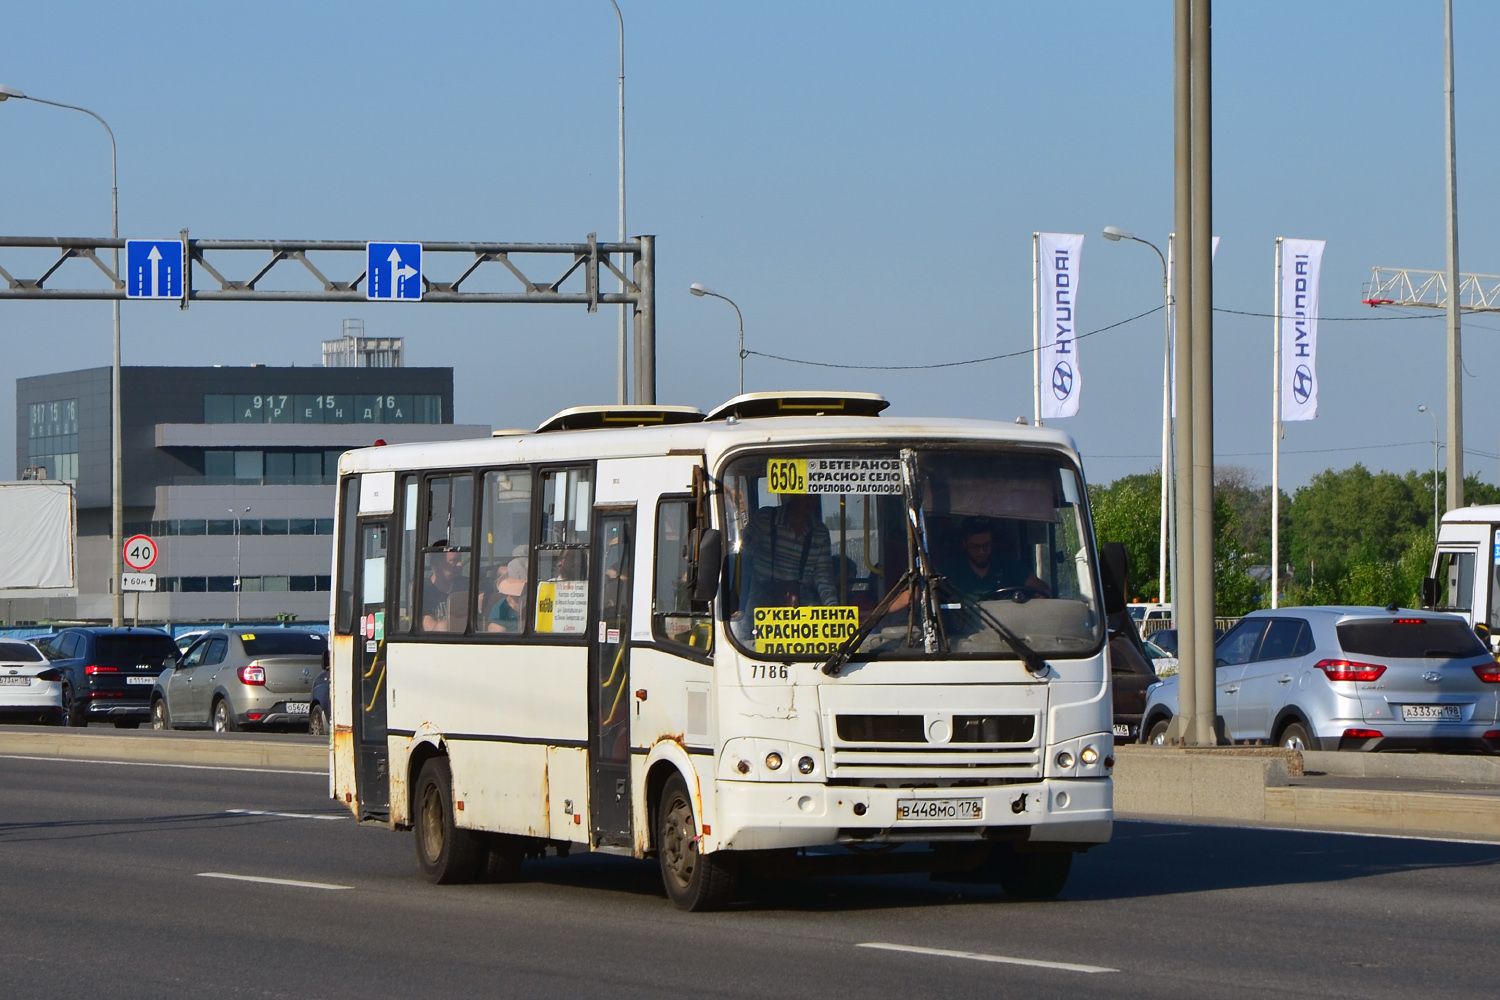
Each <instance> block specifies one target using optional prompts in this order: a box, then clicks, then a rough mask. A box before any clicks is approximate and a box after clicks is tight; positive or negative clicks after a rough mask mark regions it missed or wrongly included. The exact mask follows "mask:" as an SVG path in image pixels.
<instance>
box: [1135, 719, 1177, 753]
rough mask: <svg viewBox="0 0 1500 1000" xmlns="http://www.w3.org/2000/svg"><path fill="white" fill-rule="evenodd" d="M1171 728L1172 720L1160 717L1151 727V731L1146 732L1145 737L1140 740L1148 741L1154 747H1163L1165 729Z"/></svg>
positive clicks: (1164, 743)
mask: <svg viewBox="0 0 1500 1000" xmlns="http://www.w3.org/2000/svg"><path fill="white" fill-rule="evenodd" d="M1171 728H1172V720H1171V719H1162V720H1161V721H1159V722H1157V723H1156V724H1155V725H1154V726H1152V727H1151V731H1150V732H1149V733H1147V734H1146V738H1145V739H1144V740H1142V741H1141V742H1142V743H1149V744H1151V745H1152V746H1154V747H1164V746H1166V745H1167V730H1168V729H1171Z"/></svg>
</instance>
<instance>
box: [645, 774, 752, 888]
mask: <svg viewBox="0 0 1500 1000" xmlns="http://www.w3.org/2000/svg"><path fill="white" fill-rule="evenodd" d="M656 856H657V860H658V861H659V862H660V863H661V881H662V885H663V886H665V887H666V890H667V898H669V899H670V900H672V903H673V904H674V905H675V906H676V907H677V908H678V909H679V910H695V911H696V910H716V909H719V908H721V907H723V906H726V905H727V904H729V903H730V902H732V901H733V900H734V894H735V890H736V889H737V888H738V886H739V866H738V864H737V863H736V860H735V859H734V858H733V856H732V855H731V854H730V853H729V852H728V851H715V852H713V853H712V854H700V853H699V852H698V824H697V823H696V821H695V820H694V818H693V799H692V796H691V795H689V794H688V788H687V782H685V781H683V780H682V776H681V775H680V774H674V775H672V777H671V778H669V779H668V780H667V783H666V786H665V787H664V788H662V790H661V801H660V804H659V806H658V807H657V810H656Z"/></svg>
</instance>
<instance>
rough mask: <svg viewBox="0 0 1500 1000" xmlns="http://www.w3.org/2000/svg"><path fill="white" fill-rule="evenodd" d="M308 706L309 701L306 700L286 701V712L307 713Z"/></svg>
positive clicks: (289, 713)
mask: <svg viewBox="0 0 1500 1000" xmlns="http://www.w3.org/2000/svg"><path fill="white" fill-rule="evenodd" d="M307 706H308V702H305V701H289V702H287V703H286V714H287V715H306V714H307Z"/></svg>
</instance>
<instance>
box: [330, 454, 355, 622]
mask: <svg viewBox="0 0 1500 1000" xmlns="http://www.w3.org/2000/svg"><path fill="white" fill-rule="evenodd" d="M343 490H344V509H343V511H342V512H341V515H340V519H339V528H340V532H341V536H340V538H339V593H338V605H337V606H336V609H335V612H336V613H335V615H334V623H333V628H334V631H335V632H337V633H338V634H340V635H348V634H349V632H350V630H351V629H353V628H354V622H355V617H354V559H355V556H357V555H358V554H359V542H358V539H359V523H358V522H359V477H358V476H347V477H345V479H344V483H343Z"/></svg>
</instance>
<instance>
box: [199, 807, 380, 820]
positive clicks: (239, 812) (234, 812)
mask: <svg viewBox="0 0 1500 1000" xmlns="http://www.w3.org/2000/svg"><path fill="white" fill-rule="evenodd" d="M224 812H225V814H226V815H230V816H277V817H279V818H281V819H352V818H353V817H351V816H350V815H349V814H348V813H345V814H344V815H342V816H326V815H322V814H319V813H282V812H267V811H266V810H264V809H225V810H224Z"/></svg>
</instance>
